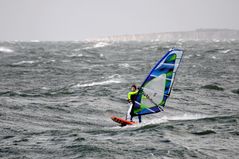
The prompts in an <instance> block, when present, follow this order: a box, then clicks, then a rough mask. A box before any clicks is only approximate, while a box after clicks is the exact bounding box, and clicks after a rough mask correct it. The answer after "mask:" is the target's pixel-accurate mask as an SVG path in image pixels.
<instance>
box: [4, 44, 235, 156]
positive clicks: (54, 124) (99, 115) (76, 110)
mask: <svg viewBox="0 0 239 159" xmlns="http://www.w3.org/2000/svg"><path fill="white" fill-rule="evenodd" d="M172 47H178V48H182V49H184V50H185V55H184V58H183V60H182V63H181V66H180V68H179V70H178V73H177V76H176V81H175V85H174V89H173V91H172V94H171V97H170V99H169V100H168V103H167V107H165V112H163V113H158V114H155V115H148V116H143V123H142V124H140V125H135V126H126V127H123V128H121V127H119V126H117V124H116V123H114V122H113V121H111V119H110V117H111V115H117V116H122V117H123V116H124V115H125V113H126V111H127V107H128V106H127V102H126V95H127V92H128V91H129V87H130V85H131V84H132V83H137V84H140V83H141V82H142V81H143V80H144V78H145V76H146V75H147V73H148V72H149V71H150V69H151V67H152V66H153V65H154V64H155V62H156V61H157V60H158V59H159V58H161V57H162V55H163V54H164V53H165V52H166V51H167V50H168V49H170V48H172ZM238 84H239V42H236V41H234V42H233V41H232V42H218V41H217V42H175V43H173V42H167V43H160V42H124V43H123V42H122V43H103V42H98V43H93V42H1V43H0V141H1V142H0V158H51V159H52V158H162V159H168V158H237V157H238V150H239V148H238V147H239V137H238V135H239V127H238V122H239V85H238Z"/></svg>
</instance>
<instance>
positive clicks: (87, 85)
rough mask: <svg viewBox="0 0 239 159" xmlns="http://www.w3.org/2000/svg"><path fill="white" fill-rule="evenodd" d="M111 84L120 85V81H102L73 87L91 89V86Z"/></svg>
mask: <svg viewBox="0 0 239 159" xmlns="http://www.w3.org/2000/svg"><path fill="white" fill-rule="evenodd" d="M112 83H121V80H119V79H110V80H107V81H102V82H92V83H86V84H77V85H75V86H74V87H92V86H97V85H108V84H112Z"/></svg>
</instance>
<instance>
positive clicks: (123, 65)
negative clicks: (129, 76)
mask: <svg viewBox="0 0 239 159" xmlns="http://www.w3.org/2000/svg"><path fill="white" fill-rule="evenodd" d="M119 66H120V67H124V68H128V67H129V64H128V63H122V64H119Z"/></svg>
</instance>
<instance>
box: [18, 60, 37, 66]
mask: <svg viewBox="0 0 239 159" xmlns="http://www.w3.org/2000/svg"><path fill="white" fill-rule="evenodd" d="M35 62H36V61H20V62H17V63H13V65H22V64H33V63H35Z"/></svg>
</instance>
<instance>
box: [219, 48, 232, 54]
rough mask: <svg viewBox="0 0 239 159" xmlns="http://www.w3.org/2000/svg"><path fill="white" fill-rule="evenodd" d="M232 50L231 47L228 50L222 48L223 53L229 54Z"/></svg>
mask: <svg viewBox="0 0 239 159" xmlns="http://www.w3.org/2000/svg"><path fill="white" fill-rule="evenodd" d="M230 51H231V50H230V49H228V50H222V51H221V52H222V53H223V54H227V53H228V52H230Z"/></svg>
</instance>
